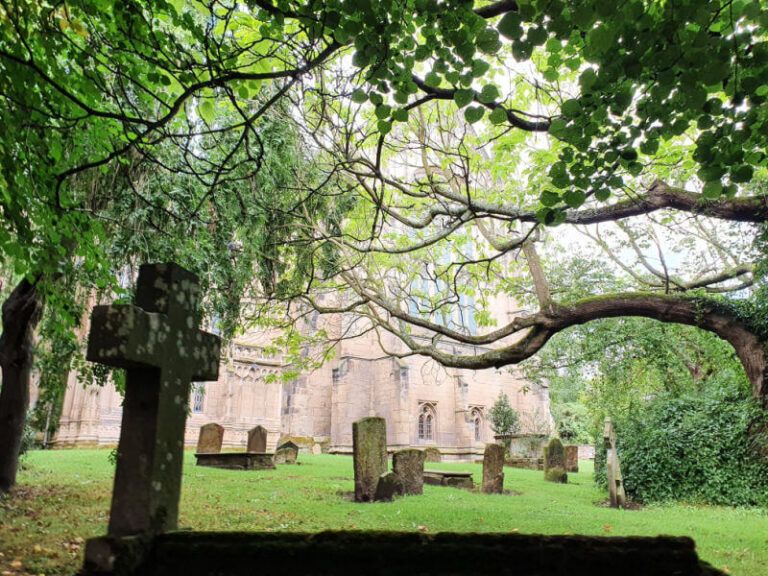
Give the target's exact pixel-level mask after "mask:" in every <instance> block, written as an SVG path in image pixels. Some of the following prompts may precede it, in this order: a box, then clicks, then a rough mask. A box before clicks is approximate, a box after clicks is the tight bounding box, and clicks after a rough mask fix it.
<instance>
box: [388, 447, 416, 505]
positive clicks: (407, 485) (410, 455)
mask: <svg viewBox="0 0 768 576" xmlns="http://www.w3.org/2000/svg"><path fill="white" fill-rule="evenodd" d="M392 470H393V471H394V473H395V474H397V476H398V477H399V478H400V482H401V483H402V491H401V493H402V494H411V495H413V494H423V493H424V452H422V451H421V450H417V449H415V448H409V449H407V450H398V451H397V452H395V453H394V454H393V455H392Z"/></svg>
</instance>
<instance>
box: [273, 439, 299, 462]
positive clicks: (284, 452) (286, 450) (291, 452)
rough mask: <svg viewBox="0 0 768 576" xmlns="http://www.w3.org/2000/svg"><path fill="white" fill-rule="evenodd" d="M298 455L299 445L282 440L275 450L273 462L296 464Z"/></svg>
mask: <svg viewBox="0 0 768 576" xmlns="http://www.w3.org/2000/svg"><path fill="white" fill-rule="evenodd" d="M298 457H299V447H298V445H296V444H294V443H293V442H291V441H290V440H289V441H288V442H283V443H282V444H280V446H278V447H277V450H275V464H296V459H297V458H298Z"/></svg>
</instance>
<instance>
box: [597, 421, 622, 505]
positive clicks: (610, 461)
mask: <svg viewBox="0 0 768 576" xmlns="http://www.w3.org/2000/svg"><path fill="white" fill-rule="evenodd" d="M603 442H604V443H605V472H606V476H607V477H608V497H609V500H610V505H611V508H624V507H625V506H626V504H627V494H626V493H625V492H624V477H623V476H622V475H621V464H620V463H619V455H618V454H617V453H616V432H615V430H614V429H613V422H612V421H611V419H610V418H606V419H605V427H604V428H603Z"/></svg>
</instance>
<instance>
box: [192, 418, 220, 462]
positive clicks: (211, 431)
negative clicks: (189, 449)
mask: <svg viewBox="0 0 768 576" xmlns="http://www.w3.org/2000/svg"><path fill="white" fill-rule="evenodd" d="M223 442H224V426H221V425H219V424H216V423H215V422H211V423H210V424H206V425H205V426H201V427H200V435H199V436H198V437H197V450H196V452H197V453H198V454H218V453H219V452H221V445H222V443H223Z"/></svg>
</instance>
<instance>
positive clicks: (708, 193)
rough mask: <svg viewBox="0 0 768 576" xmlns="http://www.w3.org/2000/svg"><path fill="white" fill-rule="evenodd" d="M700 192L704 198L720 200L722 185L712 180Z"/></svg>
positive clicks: (718, 181)
mask: <svg viewBox="0 0 768 576" xmlns="http://www.w3.org/2000/svg"><path fill="white" fill-rule="evenodd" d="M701 192H702V194H704V197H705V198H709V199H711V200H716V199H717V198H720V195H721V194H722V193H723V184H722V182H720V180H712V181H711V182H707V183H706V184H704V188H703V190H702V191H701Z"/></svg>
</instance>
